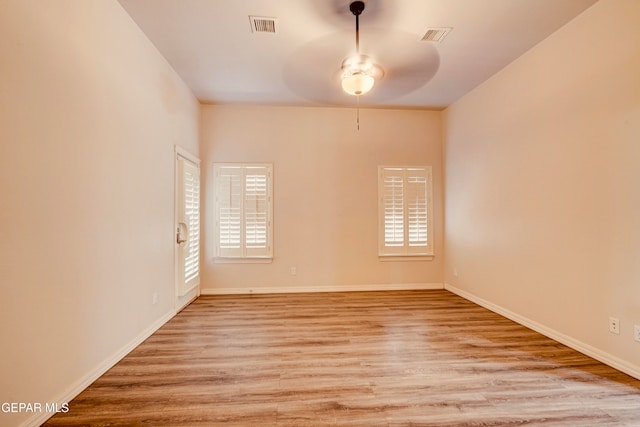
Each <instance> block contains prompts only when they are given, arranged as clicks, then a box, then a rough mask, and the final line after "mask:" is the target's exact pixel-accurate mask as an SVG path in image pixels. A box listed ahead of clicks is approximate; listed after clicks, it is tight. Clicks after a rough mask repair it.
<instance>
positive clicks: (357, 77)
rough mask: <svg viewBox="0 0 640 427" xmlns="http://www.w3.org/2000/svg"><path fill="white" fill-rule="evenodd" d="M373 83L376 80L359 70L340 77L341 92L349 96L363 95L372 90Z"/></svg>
mask: <svg viewBox="0 0 640 427" xmlns="http://www.w3.org/2000/svg"><path fill="white" fill-rule="evenodd" d="M375 83H376V79H374V78H373V76H370V75H369V74H367V73H365V72H363V71H359V70H358V71H354V72H353V73H349V74H348V75H347V74H345V75H343V76H342V90H344V91H345V92H346V93H348V94H349V95H354V96H359V95H364V94H365V93H367V92H369V91H370V90H371V89H372V88H373V85H375Z"/></svg>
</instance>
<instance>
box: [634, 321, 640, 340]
mask: <svg viewBox="0 0 640 427" xmlns="http://www.w3.org/2000/svg"><path fill="white" fill-rule="evenodd" d="M633 339H634V340H636V341H638V342H640V325H633Z"/></svg>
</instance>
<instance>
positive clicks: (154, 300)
mask: <svg viewBox="0 0 640 427" xmlns="http://www.w3.org/2000/svg"><path fill="white" fill-rule="evenodd" d="M151 303H152V304H153V305H156V304H157V303H158V293H157V292H154V293H153V296H152V297H151Z"/></svg>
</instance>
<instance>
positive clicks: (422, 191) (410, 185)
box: [405, 170, 427, 247]
mask: <svg viewBox="0 0 640 427" xmlns="http://www.w3.org/2000/svg"><path fill="white" fill-rule="evenodd" d="M405 174H407V176H406V180H407V217H408V227H409V233H408V237H409V246H423V247H426V246H427V177H426V176H414V175H412V174H411V170H408V171H405Z"/></svg>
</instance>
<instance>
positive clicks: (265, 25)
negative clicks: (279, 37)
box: [249, 16, 277, 34]
mask: <svg viewBox="0 0 640 427" xmlns="http://www.w3.org/2000/svg"><path fill="white" fill-rule="evenodd" d="M249 21H251V32H252V33H271V34H276V33H277V31H276V21H277V19H276V18H267V17H265V16H249Z"/></svg>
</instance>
